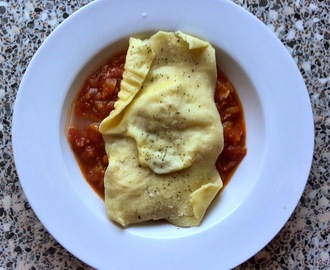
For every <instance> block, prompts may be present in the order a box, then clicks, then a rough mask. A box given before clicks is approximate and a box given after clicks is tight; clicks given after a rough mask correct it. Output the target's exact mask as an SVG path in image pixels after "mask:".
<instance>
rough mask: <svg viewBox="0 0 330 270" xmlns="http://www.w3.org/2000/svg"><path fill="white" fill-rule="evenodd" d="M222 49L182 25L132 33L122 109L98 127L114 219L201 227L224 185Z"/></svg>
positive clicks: (119, 106)
mask: <svg viewBox="0 0 330 270" xmlns="http://www.w3.org/2000/svg"><path fill="white" fill-rule="evenodd" d="M216 79H217V70H216V60H215V50H214V48H213V47H212V46H211V45H210V44H209V43H208V42H206V41H203V40H201V39H198V38H195V37H192V36H190V35H187V34H184V33H182V32H175V33H174V32H163V31H160V32H158V33H156V34H155V35H153V36H151V37H150V38H149V39H145V40H140V39H136V38H130V41H129V48H128V52H127V56H126V63H125V71H124V74H123V80H122V82H121V89H120V92H119V95H118V97H119V99H118V101H117V102H116V104H115V109H114V110H113V111H112V112H111V113H110V115H109V116H108V117H107V118H105V119H104V120H103V121H102V122H101V124H100V127H99V130H100V132H101V133H102V135H103V138H104V141H105V147H106V152H107V155H108V157H109V165H108V168H107V170H106V173H105V177H104V185H105V203H106V207H107V212H108V216H109V217H110V219H112V220H114V221H116V222H118V223H119V224H121V225H122V226H124V227H126V226H128V225H130V224H134V223H139V222H143V221H147V220H159V219H165V220H167V221H169V222H170V223H172V224H174V225H176V226H182V227H190V226H198V225H199V224H200V222H201V220H202V218H203V216H204V214H205V212H206V210H207V208H208V207H209V205H210V203H211V202H212V200H213V199H214V197H215V196H216V194H217V193H218V191H219V190H220V189H221V187H222V181H221V178H220V176H219V174H218V172H217V170H216V167H215V162H216V160H217V157H218V156H219V154H220V153H221V151H222V149H223V128H222V124H221V120H220V117H219V113H218V111H217V108H216V106H215V103H214V91H215V84H216Z"/></svg>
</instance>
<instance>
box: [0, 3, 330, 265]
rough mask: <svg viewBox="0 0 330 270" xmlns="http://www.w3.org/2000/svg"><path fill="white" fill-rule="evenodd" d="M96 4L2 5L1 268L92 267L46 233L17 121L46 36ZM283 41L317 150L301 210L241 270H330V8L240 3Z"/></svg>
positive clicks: (0, 50) (325, 5) (0, 30)
mask: <svg viewBox="0 0 330 270" xmlns="http://www.w3.org/2000/svg"><path fill="white" fill-rule="evenodd" d="M88 2H90V1H88V0H75V1H73V0H69V1H55V0H53V1H51V0H49V1H41V0H15V1H8V0H7V1H0V224H1V225H0V269H91V268H90V267H89V266H88V265H86V264H84V263H83V262H81V261H79V260H78V259H77V258H75V257H74V256H73V255H71V254H70V253H69V252H68V251H66V250H65V249H64V248H63V247H62V246H61V245H60V244H59V243H57V241H56V240H54V238H53V237H52V236H51V235H50V234H49V233H48V232H47V231H46V230H45V228H44V227H43V225H42V224H41V223H40V221H39V220H38V218H37V217H36V215H35V214H34V212H33V210H32V209H31V207H30V205H29V203H28V202H27V199H26V197H25V195H24V193H23V191H22V188H21V186H20V183H19V181H18V177H17V173H16V170H15V165H14V161H13V153H12V143H11V121H12V114H13V104H14V100H15V97H16V93H17V90H18V87H19V84H20V81H21V79H22V76H23V74H24V72H25V69H26V68H27V65H28V63H29V62H30V60H31V58H32V56H33V55H34V53H35V52H36V50H37V49H38V47H39V46H40V45H41V43H42V42H43V41H44V40H45V38H46V37H47V36H48V35H49V34H50V33H51V32H52V30H54V29H55V28H56V27H57V26H58V25H59V24H60V23H61V22H62V21H63V20H64V19H65V18H67V17H68V16H69V15H70V14H72V13H73V12H75V11H76V10H78V9H79V8H81V7H82V6H84V5H85V4H87V3H88ZM234 2H235V3H237V4H238V5H240V6H242V7H243V8H244V9H246V10H248V11H249V12H251V13H252V14H254V15H255V16H256V17H257V18H259V19H260V20H261V21H262V22H263V23H264V24H265V25H267V26H268V27H269V29H271V31H273V32H274V33H275V34H276V36H277V37H278V38H279V39H280V40H281V41H282V42H283V44H284V45H285V47H286V48H287V50H288V51H289V53H290V54H291V55H292V57H293V59H294V61H295V62H296V64H297V66H298V68H299V69H300V71H301V73H302V76H303V78H304V80H305V83H306V85H307V88H308V91H309V96H310V99H311V104H312V108H313V113H314V122H315V149H314V159H313V164H312V169H311V172H310V175H309V179H308V183H307V186H306V188H305V191H304V193H303V196H302V197H301V199H300V201H299V204H298V206H297V208H296V210H295V211H294V213H293V214H292V216H291V218H290V219H289V221H288V222H287V223H286V225H285V226H284V227H283V229H282V230H281V231H280V232H279V233H278V235H277V236H276V237H275V238H274V239H273V240H272V241H271V242H270V243H269V244H268V245H267V246H266V247H264V248H263V249H262V250H261V251H260V252H258V253H257V254H256V255H255V256H253V257H252V258H250V259H249V260H248V261H246V262H244V263H243V264H242V265H240V266H238V267H237V268H236V269H239V270H243V269H278V270H280V269H283V270H284V269H290V270H291V269H324V270H325V269H330V258H329V253H330V247H329V243H330V180H329V178H330V177H329V169H330V166H329V165H330V164H329V163H330V147H329V145H330V144H329V138H330V118H329V117H330V110H329V105H330V94H329V93H330V63H329V61H330V53H329V44H330V2H329V1H327V0H323V1H322V0H314V1H309V0H295V1H291V0H261V1H255V0H234Z"/></svg>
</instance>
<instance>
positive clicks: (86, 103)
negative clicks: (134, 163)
mask: <svg viewBox="0 0 330 270" xmlns="http://www.w3.org/2000/svg"><path fill="white" fill-rule="evenodd" d="M125 56H126V52H122V53H120V54H118V55H116V56H114V57H112V58H111V59H110V60H109V61H108V62H107V63H105V64H104V65H103V66H101V67H100V68H99V69H98V70H97V71H96V72H94V73H93V74H92V75H90V76H89V77H88V79H87V80H86V82H85V84H84V85H83V87H82V89H81V90H80V91H79V93H78V94H77V96H76V98H75V100H74V102H73V104H72V115H70V125H69V127H68V131H67V137H68V141H69V143H70V146H71V148H72V150H73V152H74V154H75V156H76V159H77V161H78V163H79V166H80V169H81V171H82V173H83V175H84V177H85V179H86V180H87V182H88V183H89V184H90V185H91V187H92V188H93V189H94V190H95V192H96V193H97V194H98V195H99V196H100V197H101V198H104V184H103V178H104V173H105V170H106V168H107V166H108V158H107V155H106V152H105V144H104V141H103V138H102V135H101V134H100V133H99V131H98V126H99V124H100V122H101V121H102V120H103V119H104V118H105V117H107V116H108V115H109V114H110V112H111V111H112V110H113V109H114V104H115V102H116V100H117V96H118V92H119V90H120V82H121V80H122V75H123V72H124V65H125ZM214 101H215V104H216V106H217V108H218V111H219V114H220V117H221V120H222V124H223V128H224V141H225V143H224V150H223V151H222V153H221V154H220V156H219V158H218V160H217V163H216V166H217V170H218V172H219V174H220V176H221V178H222V180H223V182H224V185H226V184H227V183H228V181H229V180H230V178H231V176H232V175H233V173H234V172H235V170H236V168H237V167H238V165H239V163H240V162H241V160H242V159H243V158H244V156H245V155H246V146H245V140H246V130H245V120H244V113H243V108H242V105H241V103H240V100H239V97H238V95H237V93H236V91H235V88H234V87H233V85H232V84H231V82H230V81H229V80H228V78H227V77H226V75H225V74H224V73H223V72H222V71H221V70H218V80H217V85H216V91H215V95H214Z"/></svg>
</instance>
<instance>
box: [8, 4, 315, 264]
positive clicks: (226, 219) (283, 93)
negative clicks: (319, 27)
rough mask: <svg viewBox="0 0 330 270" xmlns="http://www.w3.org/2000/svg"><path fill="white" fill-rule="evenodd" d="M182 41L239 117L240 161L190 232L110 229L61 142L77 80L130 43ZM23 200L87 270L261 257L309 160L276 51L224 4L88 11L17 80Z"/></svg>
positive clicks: (280, 49) (290, 68) (305, 110)
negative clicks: (242, 134)
mask: <svg viewBox="0 0 330 270" xmlns="http://www.w3.org/2000/svg"><path fill="white" fill-rule="evenodd" d="M157 30H182V31H184V32H187V33H190V34H193V35H196V36H199V37H201V38H203V39H206V40H208V41H210V42H211V43H212V44H213V45H214V46H215V47H216V48H217V59H218V64H219V66H220V67H221V68H222V69H223V70H224V71H225V72H226V73H227V75H228V76H229V78H230V79H231V81H232V82H233V83H234V85H235V87H236V88H237V91H238V92H239V95H240V97H241V100H242V102H243V106H244V109H245V117H246V124H247V147H248V154H247V156H246V158H245V159H244V161H243V162H242V164H241V165H240V167H239V169H238V171H237V172H236V173H235V175H234V177H233V178H232V180H231V181H230V183H229V184H228V186H227V187H226V188H225V190H224V191H223V192H222V194H221V196H219V198H217V200H216V201H215V203H214V204H213V205H212V207H211V209H210V211H208V213H207V215H206V217H205V219H204V221H203V223H202V224H201V226H200V227H197V228H188V229H183V228H177V227H175V226H172V225H169V224H157V225H145V226H132V227H130V228H128V229H122V228H120V227H118V226H116V225H114V224H113V223H112V222H110V221H109V220H108V219H107V217H106V213H105V207H104V205H103V202H102V200H101V199H100V198H99V197H98V196H97V195H96V194H95V193H94V191H92V189H91V188H90V187H89V186H88V184H87V183H86V181H85V180H84V179H83V177H82V175H81V173H80V170H79V168H78V166H77V163H76V161H75V160H74V157H73V154H72V152H71V150H70V148H69V146H68V142H67V140H66V137H65V132H64V129H65V124H66V120H67V111H68V107H69V104H70V102H71V101H72V98H73V97H74V95H75V94H76V92H77V91H78V89H79V87H81V85H82V83H83V80H84V79H85V78H86V77H87V76H88V74H89V73H90V72H92V71H93V70H94V69H95V68H96V67H97V66H99V65H100V64H101V63H103V62H104V61H105V60H106V59H107V58H108V57H109V56H111V55H112V54H114V53H115V52H117V51H118V50H120V49H122V48H123V46H126V45H127V39H128V37H129V36H131V35H136V34H138V33H146V32H155V31H157ZM13 144H14V156H15V162H16V166H17V170H18V174H19V177H20V181H21V184H22V186H23V189H24V192H25V194H26V196H27V198H28V200H29V202H30V204H31V206H32V207H33V209H34V211H35V213H36V214H37V216H38V217H39V219H40V220H41V222H42V223H43V224H44V226H45V227H46V228H47V230H48V231H49V232H50V233H51V234H52V235H53V236H54V237H55V238H56V239H57V240H58V241H59V242H60V243H61V244H62V245H63V246H64V247H65V248H66V249H68V250H69V251H70V252H71V253H73V254H74V255H75V256H77V257H78V258H80V259H81V260H83V261H84V262H86V263H87V264H90V265H91V266H94V267H95V268H98V269H106V268H110V267H111V269H133V268H135V267H136V266H138V267H139V268H140V269H143V268H145V269H150V268H151V267H157V269H188V267H189V269H211V268H217V269H228V268H232V267H234V266H236V265H238V264H240V263H242V262H243V261H245V260H247V259H248V258H249V257H251V256H252V255H254V254H255V253H256V252H258V251H259V250H260V249H261V248H263V247H264V246H265V245H266V244H267V243H268V242H269V241H270V240H271V239H272V238H273V237H274V236H275V235H276V234H277V232H278V231H279V230H280V229H281V227H282V226H283V225H284V224H285V222H286V221H287V220H288V218H289V216H290V215H291V213H292V212H293V210H294V208H295V206H296V204H297V202H298V200H299V198H300V196H301V194H302V191H303V189H304V186H305V184H306V180H307V177H308V174H309V169H310V165H311V159H312V153H313V120H312V113H311V106H310V102H309V98H308V94H307V90H306V87H305V85H304V82H303V80H302V78H301V75H300V73H299V71H298V69H297V67H296V65H295V63H294V61H293V60H292V58H291V57H290V55H289V54H288V52H287V51H286V49H285V48H284V46H283V45H282V44H281V43H280V41H279V40H278V39H277V38H276V37H275V36H274V35H273V34H272V33H271V32H270V31H269V30H268V29H267V28H266V26H264V25H263V24H262V23H261V22H260V21H258V20H257V19H256V18H255V17H253V16H252V15H251V14H249V13H248V12H246V11H244V10H243V9H242V8H240V7H238V6H236V5H235V4H233V3H232V2H229V1H221V0H219V1H211V0H209V1H200V0H198V1H193V0H190V1H177V0H166V1H153V0H142V1H135V0H126V1H114V0H112V1H109V0H98V1H95V2H93V3H91V4H89V5H87V6H85V7H84V8H82V9H81V10H79V11H78V12H76V13H75V14H74V15H73V16H70V17H69V18H68V19H67V20H65V21H64V22H63V23H62V24H61V25H60V26H59V27H58V28H57V29H56V30H55V31H54V32H53V33H52V34H51V35H50V36H49V37H48V38H47V40H46V41H45V42H44V43H43V44H42V46H41V47H40V49H39V50H38V52H37V53H36V55H35V56H34V58H33V60H32V61H31V63H30V65H29V67H28V69H27V71H26V73H25V75H24V78H23V80H22V83H21V86H20V89H19V92H18V95H17V100H16V103H15V110H14V120H13Z"/></svg>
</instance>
